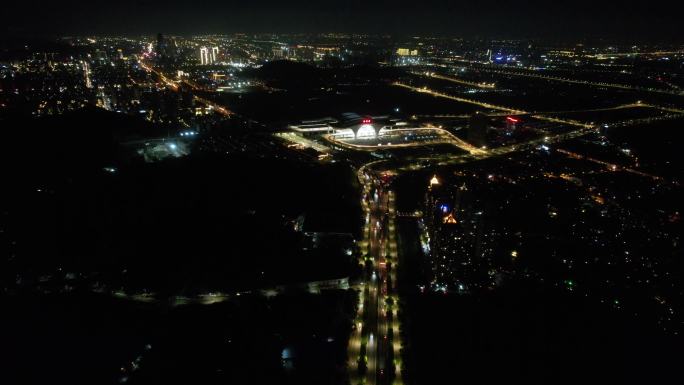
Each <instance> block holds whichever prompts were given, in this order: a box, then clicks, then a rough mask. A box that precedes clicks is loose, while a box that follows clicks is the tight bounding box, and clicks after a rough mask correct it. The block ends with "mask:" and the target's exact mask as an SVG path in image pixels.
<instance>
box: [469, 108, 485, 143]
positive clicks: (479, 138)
mask: <svg viewBox="0 0 684 385" xmlns="http://www.w3.org/2000/svg"><path fill="white" fill-rule="evenodd" d="M488 128H489V117H488V116H487V115H485V114H481V113H479V112H476V113H475V114H474V115H473V116H471V117H470V124H469V125H468V142H469V143H470V144H472V145H473V146H475V147H484V146H486V145H487V129H488Z"/></svg>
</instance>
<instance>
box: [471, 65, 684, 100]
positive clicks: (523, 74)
mask: <svg viewBox="0 0 684 385" xmlns="http://www.w3.org/2000/svg"><path fill="white" fill-rule="evenodd" d="M476 68H477V69H478V70H479V71H483V72H489V73H494V74H498V75H505V76H521V77H527V78H534V79H542V80H550V81H555V82H561V83H570V84H582V85H587V86H593V87H607V88H618V89H623V90H634V91H642V92H653V93H659V94H668V95H684V92H682V91H680V90H667V89H661V88H652V87H638V86H632V85H628V84H619V83H606V82H593V81H588V80H578V79H572V78H564V77H560V76H552V75H546V74H541V73H537V72H530V71H524V70H520V69H515V70H509V69H505V68H486V67H480V66H478V67H476Z"/></svg>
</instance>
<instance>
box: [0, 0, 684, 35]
mask: <svg viewBox="0 0 684 385" xmlns="http://www.w3.org/2000/svg"><path fill="white" fill-rule="evenodd" d="M569 3H570V2H568V1H562V2H556V3H548V2H541V1H532V2H527V4H524V6H523V5H515V4H506V3H504V2H500V1H494V2H489V3H486V4H463V3H460V4H459V3H453V4H450V2H448V1H444V0H426V1H422V2H419V3H416V2H409V1H396V2H375V3H373V4H364V3H363V2H361V1H347V2H343V3H334V2H331V1H323V2H319V3H318V4H313V5H312V4H306V3H305V2H303V1H294V2H289V3H287V5H285V4H283V3H282V2H276V1H270V0H268V1H261V2H255V3H248V4H241V3H237V4H236V3H235V2H216V1H207V2H203V3H201V4H198V3H194V2H193V3H188V2H181V1H177V0H172V1H167V2H157V1H144V2H133V1H126V0H125V1H120V2H117V3H112V4H111V5H110V4H109V3H103V2H100V3H98V4H96V5H89V6H84V3H82V2H76V1H66V2H60V3H55V4H48V5H45V6H43V7H42V8H39V9H35V8H31V5H28V4H26V3H13V4H10V5H9V6H8V8H7V14H12V15H16V16H15V17H13V18H12V19H10V20H8V21H7V22H6V23H5V26H4V28H2V29H0V33H2V34H3V35H7V36H9V37H16V36H40V37H47V36H50V37H52V36H59V35H107V34H112V35H141V34H145V35H151V34H155V33H157V32H164V33H166V34H170V35H195V34H228V33H311V34H318V33H362V34H390V35H393V36H412V35H421V36H444V37H464V38H472V37H477V38H511V39H542V40H543V39H547V38H550V37H553V39H556V40H569V39H575V40H577V39H607V40H616V41H618V40H619V41H635V42H637V41H638V42H641V41H659V42H674V41H678V40H681V33H680V31H679V30H678V29H679V22H678V20H677V18H678V15H679V14H681V11H682V6H681V5H672V4H668V2H666V1H656V2H650V3H648V5H637V6H632V5H630V6H629V7H626V6H625V5H624V4H622V3H620V2H616V1H603V2H590V1H586V0H581V1H575V2H572V4H569Z"/></svg>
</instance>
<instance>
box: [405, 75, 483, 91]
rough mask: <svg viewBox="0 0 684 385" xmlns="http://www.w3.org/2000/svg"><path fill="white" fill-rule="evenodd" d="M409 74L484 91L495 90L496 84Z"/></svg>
mask: <svg viewBox="0 0 684 385" xmlns="http://www.w3.org/2000/svg"><path fill="white" fill-rule="evenodd" d="M411 73H412V74H414V75H420V76H427V77H429V78H435V79H440V80H445V81H448V82H451V83H456V84H461V85H464V86H470V87H477V88H484V89H495V88H496V84H494V83H486V82H481V83H476V82H471V81H467V80H463V79H458V78H453V77H450V76H444V75H440V74H438V73H434V72H411Z"/></svg>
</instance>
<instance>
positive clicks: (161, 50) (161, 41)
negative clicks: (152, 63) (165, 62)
mask: <svg viewBox="0 0 684 385" xmlns="http://www.w3.org/2000/svg"><path fill="white" fill-rule="evenodd" d="M166 51H167V43H166V39H165V38H164V35H162V34H161V33H159V34H157V51H156V52H157V55H159V56H161V57H164V56H166V54H167V52H166Z"/></svg>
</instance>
